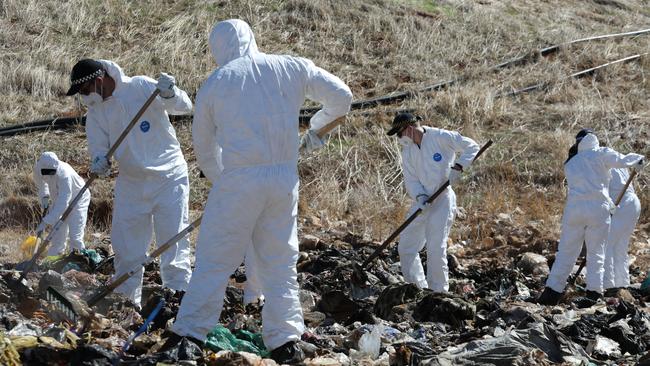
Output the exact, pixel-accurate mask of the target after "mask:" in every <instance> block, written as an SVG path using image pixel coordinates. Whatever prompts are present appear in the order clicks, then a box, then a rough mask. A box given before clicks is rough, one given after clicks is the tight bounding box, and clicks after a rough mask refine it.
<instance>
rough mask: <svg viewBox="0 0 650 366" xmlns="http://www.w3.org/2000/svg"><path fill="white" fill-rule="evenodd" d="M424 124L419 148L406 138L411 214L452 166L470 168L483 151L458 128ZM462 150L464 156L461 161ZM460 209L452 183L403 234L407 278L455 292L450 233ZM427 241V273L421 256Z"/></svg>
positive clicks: (402, 257) (402, 254) (404, 156)
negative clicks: (451, 278) (451, 283)
mask: <svg viewBox="0 0 650 366" xmlns="http://www.w3.org/2000/svg"><path fill="white" fill-rule="evenodd" d="M423 128H424V135H423V136H422V141H421V144H420V146H419V147H418V145H417V144H415V143H414V142H413V141H411V140H410V139H407V140H405V139H404V138H402V139H401V140H400V142H401V143H402V171H403V173H404V185H405V186H406V191H407V193H408V194H409V196H410V197H411V198H412V199H413V205H412V206H411V210H410V211H409V216H410V215H411V214H412V213H413V212H415V211H416V210H417V208H418V203H417V197H418V195H426V196H427V197H429V196H431V195H432V194H433V193H434V192H435V191H437V190H438V188H440V186H442V185H443V184H444V183H445V182H446V181H447V179H448V177H449V172H450V169H451V167H452V166H454V164H456V163H458V164H460V165H462V166H463V170H464V171H467V169H468V168H469V166H470V165H471V164H472V159H474V156H476V153H477V152H478V150H479V149H480V147H479V146H478V144H476V142H475V141H474V140H472V139H470V138H467V137H464V136H462V135H461V134H459V133H458V132H455V131H448V130H443V129H439V128H432V127H427V126H423ZM403 141H407V142H403ZM456 154H460V156H459V158H458V159H456ZM455 213H456V194H455V193H454V190H453V189H452V188H451V186H449V187H448V188H447V189H446V190H445V191H444V192H443V193H442V194H440V196H438V198H436V199H435V200H434V201H433V202H432V203H431V204H430V205H427V206H426V208H425V209H424V212H422V213H421V214H420V215H419V216H418V217H417V218H416V219H415V220H413V222H412V223H411V224H410V225H409V226H407V227H406V229H404V231H403V232H402V233H401V235H400V239H399V244H398V246H397V250H398V252H399V257H400V264H401V267H402V275H403V276H404V280H405V281H406V282H408V283H415V284H417V285H418V286H420V287H421V288H427V287H428V288H430V289H432V290H433V291H436V292H444V291H447V290H449V269H448V267H447V237H448V236H449V231H450V229H451V226H452V224H453V222H454V215H455ZM425 244H426V247H427V274H426V277H425V275H424V269H423V267H422V261H421V260H420V254H419V252H420V250H422V248H424V246H425Z"/></svg>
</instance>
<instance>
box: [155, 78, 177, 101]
mask: <svg viewBox="0 0 650 366" xmlns="http://www.w3.org/2000/svg"><path fill="white" fill-rule="evenodd" d="M174 85H176V79H175V78H174V77H173V76H171V75H169V74H166V73H164V72H161V73H160V77H159V78H158V85H156V88H157V89H158V90H160V97H161V98H165V99H169V98H173V97H174V96H175V95H176V92H175V91H174Z"/></svg>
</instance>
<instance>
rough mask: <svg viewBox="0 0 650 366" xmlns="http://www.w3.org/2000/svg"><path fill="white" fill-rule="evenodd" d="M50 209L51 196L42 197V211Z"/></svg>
mask: <svg viewBox="0 0 650 366" xmlns="http://www.w3.org/2000/svg"><path fill="white" fill-rule="evenodd" d="M49 207H50V196H43V197H41V209H42V210H43V211H47V209H48V208H49Z"/></svg>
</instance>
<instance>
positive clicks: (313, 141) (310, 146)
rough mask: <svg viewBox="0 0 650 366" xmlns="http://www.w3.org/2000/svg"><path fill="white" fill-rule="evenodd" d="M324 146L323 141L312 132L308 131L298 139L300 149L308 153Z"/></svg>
mask: <svg viewBox="0 0 650 366" xmlns="http://www.w3.org/2000/svg"><path fill="white" fill-rule="evenodd" d="M323 146H325V140H324V139H321V138H320V137H318V134H317V133H316V131H314V130H311V129H310V130H308V131H307V133H305V134H304V135H302V137H301V138H300V148H302V149H305V150H306V151H307V152H308V153H309V152H312V151H314V150H317V149H320V148H321V147H323Z"/></svg>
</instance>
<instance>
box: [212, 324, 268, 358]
mask: <svg viewBox="0 0 650 366" xmlns="http://www.w3.org/2000/svg"><path fill="white" fill-rule="evenodd" d="M237 334H238V335H239V336H241V337H242V338H246V339H239V338H237V337H235V335H233V334H232V333H230V330H228V328H225V327H223V326H221V325H217V326H216V327H215V328H214V329H212V331H210V333H208V336H207V338H206V340H205V346H206V347H208V348H210V349H211V350H212V351H214V352H219V351H222V350H226V351H234V352H241V351H244V352H250V353H254V354H256V355H260V356H262V357H267V356H268V355H269V352H268V351H267V350H266V346H264V343H263V342H262V339H261V336H260V335H258V334H253V333H250V332H247V331H243V330H240V331H238V332H237Z"/></svg>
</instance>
